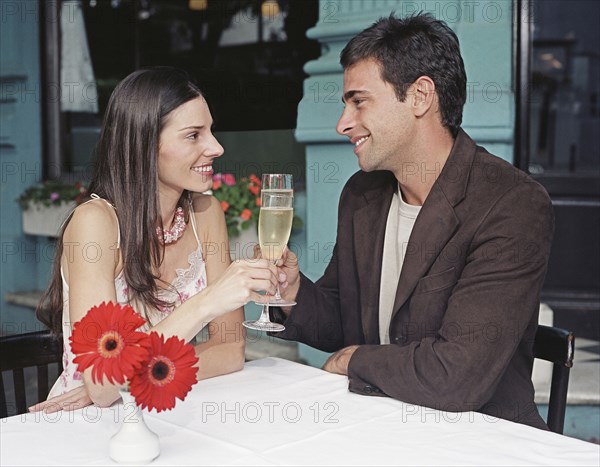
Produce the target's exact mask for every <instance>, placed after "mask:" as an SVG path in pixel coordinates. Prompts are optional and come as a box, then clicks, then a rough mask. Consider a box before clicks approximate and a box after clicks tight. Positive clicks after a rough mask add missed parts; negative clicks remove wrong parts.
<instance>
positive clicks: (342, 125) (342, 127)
mask: <svg viewBox="0 0 600 467" xmlns="http://www.w3.org/2000/svg"><path fill="white" fill-rule="evenodd" d="M353 127H354V123H353V118H352V116H351V112H350V110H349V109H348V107H345V108H344V110H343V111H342V115H341V116H340V119H339V120H338V122H337V125H336V127H335V130H336V131H337V132H338V133H339V134H340V135H346V134H347V133H348V132H349V131H350V130H352V128H353Z"/></svg>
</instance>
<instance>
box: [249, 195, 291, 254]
mask: <svg viewBox="0 0 600 467" xmlns="http://www.w3.org/2000/svg"><path fill="white" fill-rule="evenodd" d="M293 217H294V209H293V208H288V207H264V206H263V207H261V209H260V217H259V220H258V241H259V243H260V249H261V251H262V254H263V256H264V257H265V258H266V259H268V260H270V261H277V260H278V259H279V258H281V255H282V254H283V249H284V248H285V246H286V245H287V242H288V240H289V239H290V232H291V231H292V219H293Z"/></svg>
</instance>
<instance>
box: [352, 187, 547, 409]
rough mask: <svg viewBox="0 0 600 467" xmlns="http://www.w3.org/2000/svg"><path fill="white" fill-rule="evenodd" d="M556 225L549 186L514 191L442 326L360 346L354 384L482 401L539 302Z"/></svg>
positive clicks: (409, 395) (473, 251) (406, 396)
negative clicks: (403, 339) (408, 338)
mask: <svg viewBox="0 0 600 467" xmlns="http://www.w3.org/2000/svg"><path fill="white" fill-rule="evenodd" d="M553 230H554V218H553V213H552V206H551V203H550V199H549V197H548V195H547V193H546V192H545V190H544V189H543V188H542V187H541V186H539V185H537V184H536V183H524V184H521V185H519V186H517V187H514V188H512V189H511V190H509V191H508V192H506V193H505V194H504V195H503V196H502V197H500V199H499V200H498V201H497V202H496V203H495V204H494V205H493V206H492V207H491V208H490V210H489V212H488V214H487V215H486V216H485V217H484V219H483V221H482V222H481V224H480V226H479V228H478V229H477V231H476V233H475V235H474V237H473V240H472V241H471V242H470V245H468V248H469V249H468V253H467V256H466V263H465V266H464V269H463V271H462V274H461V276H460V278H459V280H458V282H457V284H456V285H455V287H454V289H453V291H452V293H451V295H450V297H449V299H448V302H447V308H446V312H445V314H444V317H443V320H442V324H441V327H440V329H439V331H438V332H437V334H436V335H435V336H431V337H425V338H423V339H422V340H420V341H415V342H410V343H408V344H406V345H397V344H391V345H363V346H360V347H359V348H358V349H357V350H356V352H355V353H354V354H353V356H352V358H351V360H350V363H349V368H348V377H349V387H350V390H351V391H354V392H358V393H361V394H371V395H377V394H378V393H384V394H387V395H389V396H391V397H393V398H396V399H399V400H402V401H405V402H407V403H412V404H418V405H423V406H428V407H434V408H438V409H441V410H450V411H469V410H477V409H478V408H480V407H481V406H482V405H483V404H485V403H486V401H488V400H489V399H490V397H491V396H492V395H493V393H494V391H495V389H496V387H497V385H498V383H499V381H500V379H501V377H502V375H503V374H504V372H505V370H506V369H507V367H508V365H509V362H510V360H511V359H512V358H513V355H514V353H515V351H516V349H517V346H518V345H519V344H520V342H521V341H522V340H523V336H524V335H525V333H526V329H527V326H528V325H529V323H530V322H531V321H532V319H534V316H535V314H536V313H537V310H538V309H539V294H540V290H541V287H542V284H543V281H544V276H545V273H546V268H547V262H548V257H549V253H550V245H551V241H552V234H553ZM413 313H419V310H418V309H411V314H413Z"/></svg>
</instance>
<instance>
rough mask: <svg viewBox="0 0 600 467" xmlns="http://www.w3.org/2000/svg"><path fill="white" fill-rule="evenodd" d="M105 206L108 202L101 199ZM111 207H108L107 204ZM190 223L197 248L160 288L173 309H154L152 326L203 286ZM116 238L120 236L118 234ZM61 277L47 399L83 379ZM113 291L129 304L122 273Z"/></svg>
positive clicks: (203, 268)
mask: <svg viewBox="0 0 600 467" xmlns="http://www.w3.org/2000/svg"><path fill="white" fill-rule="evenodd" d="M92 198H93V199H92V200H90V201H88V202H91V201H94V200H96V199H101V198H98V197H97V196H96V195H92ZM103 201H105V202H107V203H108V201H106V200H103ZM109 204H110V203H109ZM110 206H112V204H110ZM190 221H191V222H190V223H191V224H192V228H193V230H194V236H195V237H196V241H197V243H198V248H197V249H196V250H194V251H193V252H192V253H191V254H190V255H189V256H188V263H189V267H188V268H187V269H176V271H175V272H176V277H175V279H174V280H173V282H172V283H171V285H172V287H171V288H170V289H162V290H161V291H160V292H159V294H158V296H159V298H161V299H162V300H164V301H166V302H171V303H173V306H169V307H164V308H162V309H160V310H156V311H155V312H154V313H153V314H152V316H150V317H149V318H150V322H152V323H153V324H156V323H158V322H160V321H161V320H163V319H164V318H165V317H166V316H168V315H169V313H171V311H172V310H173V309H174V308H176V307H178V306H179V305H181V304H182V303H184V302H185V301H186V300H188V299H189V298H190V297H192V296H193V295H196V294H197V293H198V292H200V291H201V290H203V289H204V288H205V287H206V264H205V262H204V259H203V257H202V246H201V244H200V240H199V238H198V233H197V230H196V222H195V220H194V216H193V215H192V216H190ZM118 238H120V233H119V235H118ZM117 248H119V240H117ZM60 272H61V277H62V283H63V299H64V302H63V313H62V329H63V347H64V351H63V372H62V373H61V375H60V376H59V378H58V379H57V380H56V383H54V386H53V387H52V389H51V390H50V393H49V394H48V399H50V398H51V397H56V396H59V395H61V394H64V393H65V392H68V391H70V390H72V389H75V388H77V387H79V386H81V385H83V379H82V376H81V373H80V372H79V371H77V369H76V365H75V364H74V363H73V359H74V358H75V355H74V354H73V352H72V351H71V342H70V341H69V338H70V337H71V331H72V326H71V322H70V317H69V284H68V283H67V281H66V280H65V277H64V275H63V272H62V268H61V271H60ZM115 289H116V292H117V301H118V302H119V303H120V304H121V305H126V304H128V303H129V297H128V295H129V293H128V291H129V287H128V285H127V282H125V276H124V274H123V271H121V272H120V273H119V275H118V276H117V277H116V278H115ZM149 328H150V324H149V323H146V325H144V326H142V327H141V328H140V329H141V330H142V331H147V330H148V329H149Z"/></svg>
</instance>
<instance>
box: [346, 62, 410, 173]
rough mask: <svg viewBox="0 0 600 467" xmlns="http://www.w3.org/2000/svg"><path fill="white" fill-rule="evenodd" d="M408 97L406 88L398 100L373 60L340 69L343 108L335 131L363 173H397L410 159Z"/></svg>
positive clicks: (377, 64)
mask: <svg viewBox="0 0 600 467" xmlns="http://www.w3.org/2000/svg"><path fill="white" fill-rule="evenodd" d="M410 96H411V90H410V89H409V92H408V94H407V98H406V99H405V102H400V101H399V100H398V98H397V97H396V93H395V92H394V88H393V86H392V85H391V84H390V83H387V82H386V81H384V80H383V79H382V78H381V74H380V66H379V63H378V62H377V61H375V60H373V59H367V60H361V61H359V62H357V63H355V64H354V65H352V66H350V67H348V68H347V69H346V71H345V72H344V103H345V108H344V111H343V112H342V115H341V117H340V120H339V121H338V124H337V127H336V130H337V132H338V133H340V134H341V135H345V136H348V137H349V138H350V142H351V143H352V144H353V145H354V154H356V155H357V156H358V165H359V166H360V168H361V169H362V170H364V171H365V172H370V171H373V170H391V171H392V172H395V173H397V171H398V170H400V171H401V170H402V163H403V162H407V161H410V159H411V151H410V147H411V144H412V141H413V138H414V116H413V113H412V111H411V107H410V102H411V99H410Z"/></svg>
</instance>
